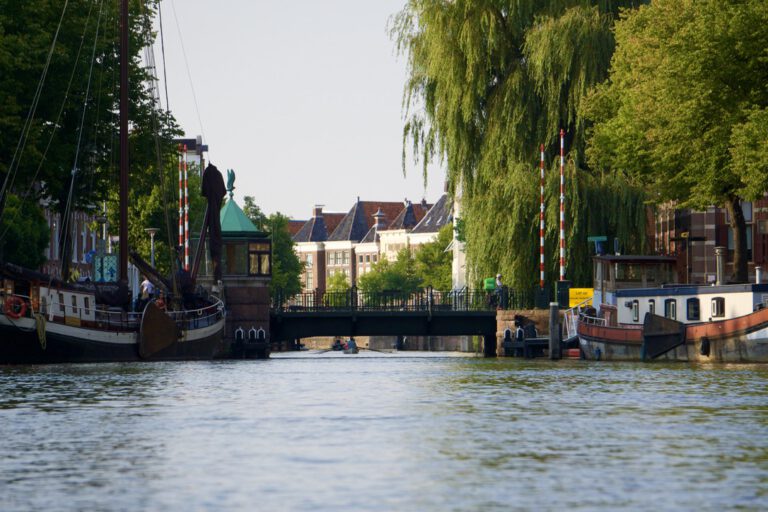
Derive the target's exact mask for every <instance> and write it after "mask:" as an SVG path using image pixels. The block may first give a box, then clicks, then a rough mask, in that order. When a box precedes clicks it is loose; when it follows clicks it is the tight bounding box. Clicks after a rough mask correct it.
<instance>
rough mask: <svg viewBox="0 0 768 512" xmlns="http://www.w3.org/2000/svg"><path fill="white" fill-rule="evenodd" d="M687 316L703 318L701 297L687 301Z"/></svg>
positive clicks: (691, 318) (690, 318)
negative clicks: (700, 305) (700, 303)
mask: <svg viewBox="0 0 768 512" xmlns="http://www.w3.org/2000/svg"><path fill="white" fill-rule="evenodd" d="M686 316H687V317H688V320H699V319H700V318H701V311H700V307H699V299H696V298H691V299H688V300H687V301H686Z"/></svg>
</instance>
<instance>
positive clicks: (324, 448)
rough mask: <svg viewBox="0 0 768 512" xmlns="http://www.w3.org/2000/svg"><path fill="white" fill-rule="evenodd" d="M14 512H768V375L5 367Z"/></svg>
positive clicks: (0, 472)
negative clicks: (518, 511)
mask: <svg viewBox="0 0 768 512" xmlns="http://www.w3.org/2000/svg"><path fill="white" fill-rule="evenodd" d="M0 509H1V510H3V511H16V510H19V511H28V510H51V511H55V510H88V511H99V510H105V511H107V510H108V511H112V510H121V511H123V510H125V511H144V510H183V511H192V510H216V511H219V510H266V511H279V510H299V511H316V510H333V511H368V510H371V511H393V510H406V511H410V510H412V511H448V510H467V511H480V510H482V511H489V510H504V511H507V510H605V511H616V510H633V511H634V510H653V511H659V510H681V511H682V510H685V511H688V510H697V511H704V510H711V511H721V510H733V509H739V510H766V509H768V368H766V367H765V366H739V365H730V366H722V365H720V366H705V365H686V364H674V365H670V364H611V363H599V362H598V363H593V362H585V361H561V362H557V363H551V362H549V361H543V360H541V361H540V360H535V361H522V360H512V359H499V360H495V359H482V358H475V357H467V356H460V355H451V354H448V355H446V354H436V353H405V354H403V353H398V354H383V353H373V352H361V353H360V354H358V355H343V354H338V353H330V352H329V353H324V354H319V353H316V352H314V353H313V352H309V353H307V352H303V353H296V354H278V355H276V356H274V357H273V359H271V360H268V361H227V362H197V363H146V364H104V365H60V366H39V367H5V368H0Z"/></svg>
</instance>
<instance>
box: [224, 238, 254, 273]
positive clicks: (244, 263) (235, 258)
mask: <svg viewBox="0 0 768 512" xmlns="http://www.w3.org/2000/svg"><path fill="white" fill-rule="evenodd" d="M249 265H250V262H249V260H248V245H247V244H244V243H243V244H235V243H228V244H225V245H224V251H223V254H222V258H221V267H222V270H223V272H224V274H228V275H235V276H237V275H239V276H242V275H248V274H249Z"/></svg>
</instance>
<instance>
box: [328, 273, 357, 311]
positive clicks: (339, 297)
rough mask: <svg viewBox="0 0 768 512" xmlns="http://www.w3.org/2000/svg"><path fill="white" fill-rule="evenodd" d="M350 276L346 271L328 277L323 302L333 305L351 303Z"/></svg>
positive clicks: (340, 305) (338, 305)
mask: <svg viewBox="0 0 768 512" xmlns="http://www.w3.org/2000/svg"><path fill="white" fill-rule="evenodd" d="M350 288H351V286H350V285H349V276H347V274H346V273H344V272H337V273H335V274H333V275H332V276H330V277H329V278H328V282H327V283H326V291H325V296H324V297H323V304H324V305H326V306H331V307H342V306H348V305H349V299H350V296H349V290H350Z"/></svg>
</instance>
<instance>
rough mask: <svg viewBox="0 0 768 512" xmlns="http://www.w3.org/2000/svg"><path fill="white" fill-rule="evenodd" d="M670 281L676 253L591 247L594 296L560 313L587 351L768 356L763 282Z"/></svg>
mask: <svg viewBox="0 0 768 512" xmlns="http://www.w3.org/2000/svg"><path fill="white" fill-rule="evenodd" d="M716 254H717V257H718V264H717V276H716V280H715V282H714V283H711V284H710V285H691V284H681V283H677V282H676V272H675V271H674V266H675V258H673V257H667V256H631V255H597V256H595V257H594V276H595V277H594V296H593V298H592V301H591V304H587V303H584V304H581V305H579V306H577V307H576V308H574V309H572V310H569V311H568V312H567V313H566V329H568V331H569V332H568V334H569V335H572V336H573V335H576V336H578V340H579V343H580V347H581V350H582V353H583V354H584V356H585V357H586V358H587V359H593V360H606V361H640V360H645V361H647V360H653V359H659V360H668V361H699V362H723V363H757V362H760V363H763V362H768V284H765V283H761V282H760V281H761V278H760V277H759V276H758V277H756V282H755V283H746V284H725V283H724V279H723V274H724V273H723V268H724V248H717V249H716Z"/></svg>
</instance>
